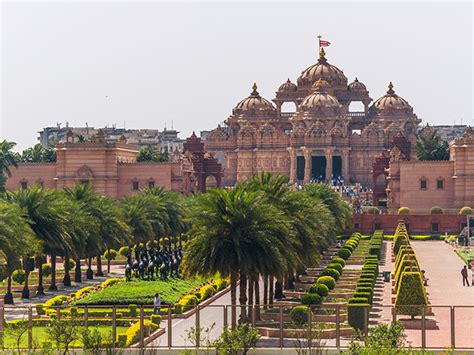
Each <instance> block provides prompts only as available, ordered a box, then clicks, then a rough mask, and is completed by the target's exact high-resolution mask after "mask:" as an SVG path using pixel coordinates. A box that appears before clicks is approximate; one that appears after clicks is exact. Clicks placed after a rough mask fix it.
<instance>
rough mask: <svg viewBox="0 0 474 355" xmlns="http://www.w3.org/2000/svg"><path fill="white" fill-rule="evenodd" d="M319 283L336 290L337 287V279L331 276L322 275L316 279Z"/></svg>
mask: <svg viewBox="0 0 474 355" xmlns="http://www.w3.org/2000/svg"><path fill="white" fill-rule="evenodd" d="M316 282H317V283H320V284H323V285H326V286H327V288H328V289H330V290H334V288H335V287H336V280H334V278H332V277H331V276H321V277H319V278H318V279H317V280H316Z"/></svg>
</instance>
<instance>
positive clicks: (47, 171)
mask: <svg viewBox="0 0 474 355" xmlns="http://www.w3.org/2000/svg"><path fill="white" fill-rule="evenodd" d="M11 173H12V176H11V177H9V178H8V179H7V182H6V189H7V190H11V191H15V190H18V189H19V188H20V187H21V182H22V181H26V183H27V184H28V186H32V185H34V184H36V183H39V182H41V183H43V186H44V187H45V188H49V189H53V188H55V187H56V180H55V177H56V164H55V163H19V164H18V168H11Z"/></svg>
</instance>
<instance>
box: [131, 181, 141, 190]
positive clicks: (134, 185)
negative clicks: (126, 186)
mask: <svg viewBox="0 0 474 355" xmlns="http://www.w3.org/2000/svg"><path fill="white" fill-rule="evenodd" d="M139 189H140V184H139V183H138V181H132V190H135V191H136V190H139Z"/></svg>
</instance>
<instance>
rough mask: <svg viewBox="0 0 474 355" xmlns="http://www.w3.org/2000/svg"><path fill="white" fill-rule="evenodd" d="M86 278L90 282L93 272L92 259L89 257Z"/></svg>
mask: <svg viewBox="0 0 474 355" xmlns="http://www.w3.org/2000/svg"><path fill="white" fill-rule="evenodd" d="M86 277H87V279H88V280H92V279H93V278H94V272H93V271H92V257H91V256H90V257H89V259H88V260H87V271H86Z"/></svg>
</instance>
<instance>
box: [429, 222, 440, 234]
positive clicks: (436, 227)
mask: <svg viewBox="0 0 474 355" xmlns="http://www.w3.org/2000/svg"><path fill="white" fill-rule="evenodd" d="M431 231H432V232H434V233H438V232H439V223H438V222H432V223H431Z"/></svg>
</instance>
